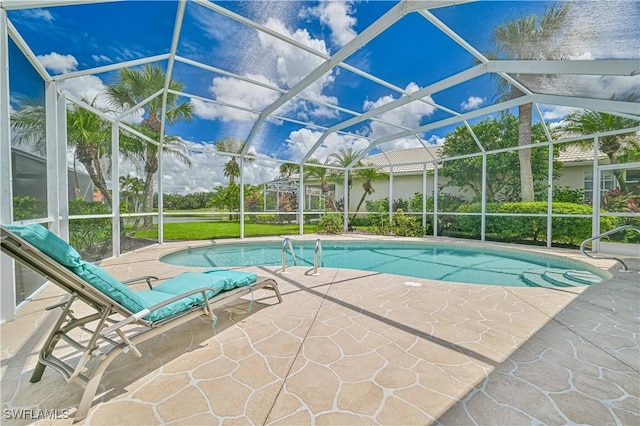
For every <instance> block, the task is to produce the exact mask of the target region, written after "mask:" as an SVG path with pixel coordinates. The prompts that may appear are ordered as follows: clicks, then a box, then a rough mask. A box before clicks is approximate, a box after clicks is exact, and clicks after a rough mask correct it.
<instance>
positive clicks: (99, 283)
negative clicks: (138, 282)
mask: <svg viewBox="0 0 640 426" xmlns="http://www.w3.org/2000/svg"><path fill="white" fill-rule="evenodd" d="M71 270H72V271H73V272H74V273H75V274H76V275H78V276H79V277H80V278H82V279H83V280H85V281H87V282H88V283H89V284H91V285H92V286H93V287H95V288H96V289H98V290H99V291H100V292H102V293H104V294H105V295H107V296H109V297H110V298H112V299H113V300H115V301H117V302H118V303H120V304H121V305H122V306H124V307H125V308H127V309H128V310H130V311H131V312H133V313H136V312H140V311H141V310H143V309H144V308H147V307H148V306H149V305H148V304H147V303H146V302H145V301H144V300H143V299H142V298H141V297H140V296H139V295H138V294H137V293H136V292H134V291H133V290H131V289H130V288H129V287H127V286H126V285H124V284H122V283H121V282H120V281H118V280H117V279H115V278H114V277H112V276H111V275H109V273H107V272H106V271H105V270H103V269H101V268H99V267H97V266H96V265H94V264H92V263H89V262H85V261H81V265H80V266H79V267H77V268H71Z"/></svg>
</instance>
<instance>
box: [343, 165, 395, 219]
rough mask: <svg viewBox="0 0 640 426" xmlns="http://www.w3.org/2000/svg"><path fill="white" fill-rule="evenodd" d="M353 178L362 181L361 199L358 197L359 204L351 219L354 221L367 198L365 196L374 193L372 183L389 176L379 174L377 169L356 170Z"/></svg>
mask: <svg viewBox="0 0 640 426" xmlns="http://www.w3.org/2000/svg"><path fill="white" fill-rule="evenodd" d="M355 178H356V179H358V180H360V181H362V189H363V192H362V197H360V202H359V203H358V206H357V207H356V211H355V213H354V214H353V217H352V219H354V218H355V217H356V215H357V214H358V212H359V211H360V207H362V203H364V200H365V198H367V195H371V194H373V193H374V192H376V190H375V188H374V187H373V182H375V181H377V180H386V179H389V175H388V174H387V173H381V172H379V171H378V170H377V169H358V170H357V171H356V176H355Z"/></svg>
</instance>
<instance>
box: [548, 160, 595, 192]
mask: <svg viewBox="0 0 640 426" xmlns="http://www.w3.org/2000/svg"><path fill="white" fill-rule="evenodd" d="M591 171H593V166H592V165H591V164H576V165H567V164H565V165H564V166H563V167H562V169H561V170H560V175H559V176H558V179H555V180H554V181H553V185H554V186H558V187H561V186H568V187H570V188H574V189H581V188H584V174H585V173H587V172H591Z"/></svg>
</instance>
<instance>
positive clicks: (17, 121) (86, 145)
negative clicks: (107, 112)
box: [11, 98, 112, 208]
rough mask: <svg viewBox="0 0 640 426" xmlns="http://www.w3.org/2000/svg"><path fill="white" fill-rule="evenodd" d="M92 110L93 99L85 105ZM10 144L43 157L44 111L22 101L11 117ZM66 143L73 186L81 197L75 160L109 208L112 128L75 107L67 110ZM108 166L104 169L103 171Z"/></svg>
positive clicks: (33, 104)
mask: <svg viewBox="0 0 640 426" xmlns="http://www.w3.org/2000/svg"><path fill="white" fill-rule="evenodd" d="M82 100H83V102H86V103H90V104H91V106H94V107H95V98H94V99H93V100H92V101H91V102H88V101H87V100H86V99H82ZM11 130H12V142H13V143H14V144H16V145H22V146H28V147H29V149H30V150H31V151H32V152H35V153H37V154H39V155H42V156H44V155H45V154H46V114H45V108H44V106H42V105H39V104H38V103H37V102H35V101H33V100H29V99H21V100H20V102H19V105H18V108H17V111H16V112H15V113H14V114H12V116H11ZM67 142H68V145H69V146H70V147H72V148H73V149H74V176H75V178H74V186H75V193H76V195H77V196H79V195H80V188H79V184H78V177H77V171H76V170H75V160H76V159H77V160H78V161H79V162H80V163H81V164H82V165H83V166H84V168H85V170H86V171H87V174H88V175H89V177H90V178H91V181H92V182H93V184H94V185H95V187H96V188H98V190H99V191H100V192H101V193H102V196H103V200H104V201H105V203H106V204H107V205H108V206H109V208H110V207H111V199H112V198H111V192H110V191H109V190H108V188H107V183H106V174H107V172H108V171H109V166H108V164H110V162H109V160H110V159H111V126H109V125H108V124H107V123H106V122H105V121H104V120H102V119H101V118H100V117H98V116H97V115H95V114H94V113H92V112H90V111H88V110H86V109H84V108H81V107H74V108H69V109H68V110H67ZM104 164H107V170H104V168H105V167H104Z"/></svg>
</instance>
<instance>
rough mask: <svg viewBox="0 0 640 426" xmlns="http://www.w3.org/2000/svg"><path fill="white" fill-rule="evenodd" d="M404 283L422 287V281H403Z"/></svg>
mask: <svg viewBox="0 0 640 426" xmlns="http://www.w3.org/2000/svg"><path fill="white" fill-rule="evenodd" d="M404 285H408V286H409V287H422V283H417V282H415V281H405V283H404Z"/></svg>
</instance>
